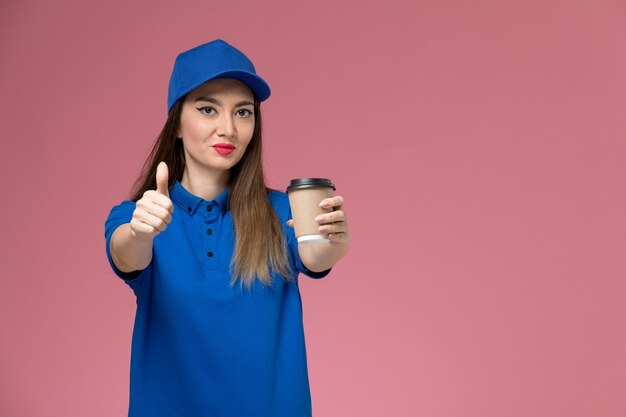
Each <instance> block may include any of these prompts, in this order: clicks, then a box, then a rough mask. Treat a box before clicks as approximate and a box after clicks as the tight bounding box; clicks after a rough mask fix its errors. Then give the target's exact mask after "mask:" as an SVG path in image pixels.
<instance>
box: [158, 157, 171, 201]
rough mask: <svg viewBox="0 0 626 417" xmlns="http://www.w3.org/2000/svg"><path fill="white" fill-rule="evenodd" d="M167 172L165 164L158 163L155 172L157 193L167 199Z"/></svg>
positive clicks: (168, 195) (168, 194)
mask: <svg viewBox="0 0 626 417" xmlns="http://www.w3.org/2000/svg"><path fill="white" fill-rule="evenodd" d="M167 181H168V171H167V164H166V163H165V162H163V161H161V162H159V165H158V166H157V172H156V184H157V192H158V193H161V194H163V195H164V196H166V197H167V198H169V197H170V192H169V189H168V188H167Z"/></svg>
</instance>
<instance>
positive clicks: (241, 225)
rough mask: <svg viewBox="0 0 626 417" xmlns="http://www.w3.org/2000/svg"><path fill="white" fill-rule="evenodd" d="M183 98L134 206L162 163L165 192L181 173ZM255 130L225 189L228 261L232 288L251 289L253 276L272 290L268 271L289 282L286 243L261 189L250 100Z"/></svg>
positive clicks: (258, 135) (138, 185) (258, 132)
mask: <svg viewBox="0 0 626 417" xmlns="http://www.w3.org/2000/svg"><path fill="white" fill-rule="evenodd" d="M185 97H186V96H184V97H182V98H181V99H180V100H178V101H177V102H176V104H174V106H173V107H172V109H171V110H170V112H169V114H168V117H167V120H166V121H165V125H164V126H163V129H162V130H161V133H160V134H159V136H158V138H157V139H156V141H155V143H154V146H153V148H152V151H151V152H150V154H149V155H148V157H147V158H146V160H145V162H144V165H143V168H142V172H141V174H140V175H139V177H138V178H137V180H136V181H135V184H134V186H133V191H131V196H132V197H131V200H132V201H137V200H139V199H140V198H141V197H142V196H143V193H144V192H146V191H147V190H155V189H156V170H157V166H158V164H159V162H161V161H165V163H166V164H167V168H168V173H169V177H168V188H171V187H172V185H173V184H174V182H175V181H176V180H179V181H181V180H182V178H183V173H184V171H185V152H184V148H183V141H182V140H181V139H180V138H177V137H176V132H177V130H178V128H179V125H180V115H181V112H182V103H183V102H184V100H185ZM254 114H255V125H254V132H253V134H252V139H251V140H250V143H249V144H248V147H247V148H246V152H245V153H244V155H243V157H242V158H241V160H240V161H239V162H238V163H237V164H236V165H235V166H233V167H232V168H231V169H230V175H229V178H228V182H227V186H228V187H229V188H230V191H229V196H228V201H229V206H230V212H231V216H232V219H233V224H234V233H235V241H236V244H235V250H234V254H233V257H232V259H231V262H230V266H229V268H230V272H231V274H232V275H231V281H230V286H231V287H232V286H233V285H234V284H235V282H236V281H237V278H238V277H240V278H241V281H240V284H241V285H243V284H246V287H247V288H248V289H249V290H250V289H251V288H252V285H253V281H254V279H255V277H258V279H259V281H260V282H261V283H262V284H263V285H272V271H274V272H276V273H278V274H279V275H281V276H282V277H283V280H284V281H290V280H293V278H292V275H291V268H290V265H289V260H288V258H287V252H286V251H287V243H286V239H285V235H284V233H283V229H282V226H281V224H280V223H281V222H280V219H279V218H278V215H277V213H276V211H275V210H274V208H273V207H272V206H271V204H270V202H269V197H268V194H269V192H270V191H271V190H272V189H271V188H268V187H267V186H266V185H265V174H264V173H263V163H262V159H261V156H262V142H263V141H262V128H261V103H260V102H259V101H258V100H257V99H256V97H255V99H254Z"/></svg>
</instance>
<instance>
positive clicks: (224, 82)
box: [105, 39, 350, 417]
mask: <svg viewBox="0 0 626 417" xmlns="http://www.w3.org/2000/svg"><path fill="white" fill-rule="evenodd" d="M269 95H270V88H269V86H268V85H267V83H266V82H265V81H264V80H263V79H262V78H260V77H259V76H258V75H257V74H256V71H255V68H254V65H253V64H252V62H251V61H250V60H249V59H248V58H247V57H246V56H245V55H244V54H243V53H242V52H241V51H239V50H238V49H236V48H235V47H233V46H232V45H230V44H228V43H226V42H225V41H223V40H221V39H217V40H214V41H212V42H209V43H206V44H203V45H200V46H198V47H195V48H193V49H190V50H188V51H185V52H183V53H181V54H179V55H178V57H177V58H176V62H175V64H174V70H173V72H172V76H171V78H170V85H169V94H168V118H167V121H166V123H165V126H164V127H163V130H162V131H161V133H160V135H159V137H158V139H157V141H156V143H155V145H154V148H153V149H152V152H151V153H150V155H149V156H148V158H147V160H146V163H145V166H144V170H143V173H142V175H141V176H140V178H139V179H138V180H137V182H136V184H135V190H136V191H135V192H134V193H133V195H132V197H131V199H129V200H125V201H123V202H122V203H121V204H119V205H117V206H115V207H113V209H112V210H111V212H110V214H109V216H108V218H107V220H106V223H105V238H106V252H107V257H108V260H109V263H110V265H111V268H112V269H113V271H114V273H115V274H116V275H117V276H118V277H120V278H121V279H123V280H124V282H125V283H126V284H128V285H129V286H130V287H131V288H132V290H133V292H134V294H135V295H136V298H137V312H136V317H135V326H134V330H133V339H132V352H131V372H130V374H131V381H130V404H129V416H135V417H136V416H151V417H155V416H168V417H171V416H177V417H182V416H220V417H222V416H237V417H244V416H259V417H261V416H272V417H273V416H289V417H298V416H310V415H311V398H310V390H309V382H308V372H307V363H306V349H305V340H304V331H303V325H302V306H301V299H300V293H299V289H298V273H303V274H305V275H307V276H308V277H311V278H323V277H325V276H326V275H328V274H329V272H330V271H331V269H332V267H333V266H334V265H335V263H336V262H337V261H338V260H339V259H341V258H342V257H343V256H345V255H346V253H347V252H348V248H349V243H350V237H349V231H348V226H347V220H346V215H345V213H344V211H343V210H342V205H343V202H344V200H343V198H342V197H341V196H334V197H332V198H327V199H324V200H323V201H322V202H321V204H320V205H322V206H323V207H326V208H328V209H330V210H332V211H330V210H329V212H327V213H325V214H324V215H321V216H319V217H318V222H319V223H320V232H322V233H329V235H328V237H329V241H330V243H328V244H321V245H306V244H300V245H298V243H297V239H296V238H295V236H294V231H293V227H292V226H293V224H292V221H291V220H290V219H291V210H290V206H289V199H288V198H287V195H286V194H285V193H284V192H282V191H279V190H273V189H270V188H268V187H266V185H265V181H264V174H263V169H262V161H261V154H262V152H261V151H262V140H261V109H260V102H261V101H264V100H266V99H267V98H268V97H269ZM237 281H239V284H240V285H239V286H235V285H234V284H235V283H236V282H237Z"/></svg>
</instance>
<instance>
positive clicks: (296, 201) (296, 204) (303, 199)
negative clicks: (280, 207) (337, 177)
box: [287, 178, 335, 243]
mask: <svg viewBox="0 0 626 417" xmlns="http://www.w3.org/2000/svg"><path fill="white" fill-rule="evenodd" d="M333 191H335V185H334V184H333V183H332V182H330V180H329V179H327V178H297V179H293V180H291V183H290V184H289V186H288V187H287V195H288V196H289V204H290V205H291V215H292V217H293V227H294V232H295V235H296V237H297V238H298V243H301V242H302V243H304V242H306V243H324V242H329V240H328V237H327V235H328V234H327V233H324V234H321V233H320V231H319V227H320V224H319V223H318V222H317V221H315V218H316V217H317V216H318V215H320V214H324V213H330V212H331V211H333V209H332V207H331V208H323V207H320V203H321V202H322V200H323V199H325V198H328V197H332V196H333Z"/></svg>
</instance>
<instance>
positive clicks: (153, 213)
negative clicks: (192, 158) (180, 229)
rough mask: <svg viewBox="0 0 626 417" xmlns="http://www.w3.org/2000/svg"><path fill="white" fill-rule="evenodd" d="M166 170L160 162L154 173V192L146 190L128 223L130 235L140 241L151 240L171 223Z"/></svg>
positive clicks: (170, 203) (172, 208) (164, 164)
mask: <svg viewBox="0 0 626 417" xmlns="http://www.w3.org/2000/svg"><path fill="white" fill-rule="evenodd" d="M167 183H168V170H167V164H166V163H165V162H160V163H159V165H158V166H157V172H156V184H157V189H156V190H147V191H146V192H145V193H143V197H141V198H140V199H139V200H137V205H136V207H135V210H134V211H133V218H132V219H131V221H130V230H131V235H132V236H134V237H137V238H139V239H142V240H152V239H154V238H155V237H156V235H158V234H159V233H161V232H163V231H165V229H166V228H167V225H168V224H170V223H171V221H172V213H173V212H174V204H172V200H170V193H169V189H168V186H167Z"/></svg>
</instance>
